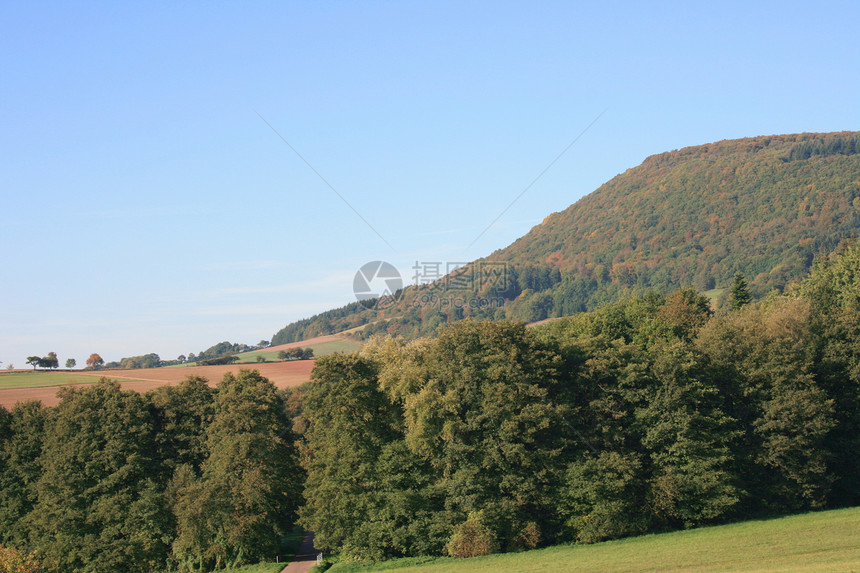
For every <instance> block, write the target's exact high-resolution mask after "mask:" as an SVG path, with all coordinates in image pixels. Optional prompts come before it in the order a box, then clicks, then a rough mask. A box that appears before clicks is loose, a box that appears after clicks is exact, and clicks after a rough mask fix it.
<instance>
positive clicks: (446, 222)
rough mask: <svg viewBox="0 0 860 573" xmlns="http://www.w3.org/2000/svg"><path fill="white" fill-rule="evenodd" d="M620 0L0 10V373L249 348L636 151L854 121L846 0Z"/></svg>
mask: <svg viewBox="0 0 860 573" xmlns="http://www.w3.org/2000/svg"><path fill="white" fill-rule="evenodd" d="M630 4H632V3H628V2H532V1H529V2H470V1H465V2H464V1H460V0H458V1H456V2H438V1H434V2H330V1H319V2H310V1H308V2H272V3H267V2H187V1H186V2H177V1H171V2H146V3H143V2H135V3H132V2H108V1H105V2H67V3H59V2H39V1H28V2H17V1H9V0H4V1H2V3H0V197H2V203H0V276H2V281H0V360H2V361H3V364H2V367H6V366H7V365H8V364H9V363H14V365H15V366H16V367H25V366H26V365H25V364H24V361H25V357H26V356H29V355H33V354H36V355H40V356H44V355H45V354H46V353H47V352H49V351H54V352H57V354H58V355H59V358H60V361H61V363H64V362H65V360H66V359H67V358H75V359H76V360H77V361H78V364H79V365H82V364H83V362H84V361H85V360H86V358H87V356H89V354H90V353H92V352H98V353H100V354H101V355H102V357H104V359H105V360H108V361H110V360H119V359H120V358H122V357H124V356H132V355H138V354H145V353H149V352H156V353H158V354H159V355H160V356H161V357H162V358H164V359H172V358H175V357H176V356H177V355H179V354H187V353H189V352H199V351H200V350H202V349H205V348H206V347H208V346H210V345H212V344H214V343H216V342H219V341H222V340H230V341H231V342H244V343H247V344H255V343H256V342H257V341H259V340H261V339H269V338H270V337H271V336H272V334H273V333H274V332H276V331H277V330H278V329H279V328H281V327H283V326H284V325H285V324H287V323H289V322H291V321H293V320H296V319H300V318H303V317H307V316H310V315H312V314H315V313H317V312H320V311H324V310H327V309H329V308H332V307H335V306H341V305H343V304H346V303H349V302H352V301H353V300H355V299H354V296H353V293H352V280H353V276H354V274H355V272H356V270H357V269H358V268H359V267H360V266H361V265H362V264H363V263H365V262H367V261H372V260H378V259H382V260H386V261H390V262H391V263H393V264H394V265H395V266H396V267H397V268H398V269H400V270H401V272H402V274H403V275H404V277H406V279H407V282H409V275H410V273H411V267H412V266H413V265H414V264H415V262H416V261H420V262H433V261H438V262H457V261H464V260H472V259H475V258H478V257H481V256H485V255H487V254H489V253H491V252H492V251H493V250H495V249H498V248H502V247H504V246H506V245H508V244H510V243H511V242H512V241H513V240H515V239H516V238H518V237H520V236H522V235H523V234H525V233H526V232H528V230H529V229H530V228H531V227H532V226H534V225H536V224H537V223H539V222H540V221H541V220H543V218H544V217H545V216H546V215H548V214H549V213H551V212H554V211H559V210H562V209H564V208H565V207H567V206H568V205H570V204H572V203H573V202H575V201H576V200H577V199H578V198H580V197H582V196H583V195H585V194H587V193H589V192H591V191H593V190H594V189H595V188H597V187H598V186H599V185H600V184H601V183H603V182H605V181H607V180H608V179H610V178H612V177H613V176H615V175H617V174H618V173H621V172H623V171H624V170H626V169H628V168H631V167H634V166H636V165H638V164H639V163H640V162H641V161H642V160H643V159H645V157H647V156H648V155H651V154H654V153H660V152H663V151H667V150H670V149H677V148H680V147H684V146H687V145H696V144H701V143H707V142H711V141H717V140H721V139H731V138H739V137H747V136H755V135H764V134H776V133H796V132H803V131H816V132H818V131H840V130H860V96H858V94H860V57H858V54H860V41H858V35H857V23H858V22H860V4H858V3H856V2H816V3H813V2H785V1H781V2H719V3H713V2H711V3H693V2H683V3H681V2H679V3H672V4H670V3H662V4H658V3H644V2H643V3H640V4H638V5H636V6H633V7H631V5H630ZM604 110H605V113H604V114H603V115H602V116H600V118H599V120H598V121H597V122H595V123H594V124H593V125H592V126H591V128H590V129H588V130H587V131H586V132H585V133H584V134H583V135H582V137H581V138H580V139H579V140H578V141H577V142H576V143H575V144H574V145H573V146H572V147H571V148H570V149H569V150H568V151H567V153H566V154H564V155H563V156H562V157H561V158H560V159H559V160H558V161H557V162H556V163H555V164H554V165H553V166H552V168H551V169H549V170H548V171H547V172H546V174H545V175H544V176H543V177H542V178H540V179H539V180H538V181H537V182H536V183H535V184H534V185H533V186H532V187H531V188H530V189H529V190H528V192H527V193H525V194H524V195H523V196H522V198H521V199H520V200H519V201H518V202H517V203H516V204H515V205H514V207H513V208H511V209H510V210H509V211H508V212H507V213H505V214H504V215H503V216H502V217H501V218H500V219H499V220H498V222H496V223H495V224H494V225H493V226H492V227H491V228H490V229H489V230H488V231H487V232H486V233H485V234H484V235H482V236H481V237H480V239H479V240H478V241H477V242H475V243H474V245H472V246H471V247H469V245H470V244H471V243H472V242H473V241H474V239H475V238H476V237H477V236H478V235H479V234H480V233H481V231H482V230H484V229H485V228H486V227H487V226H488V225H489V224H490V223H491V222H492V221H493V220H494V219H495V218H496V217H497V216H498V215H499V213H501V212H502V210H503V209H504V208H505V207H506V206H507V205H509V204H510V202H511V201H512V200H513V199H514V198H515V197H517V195H519V194H520V193H521V192H522V191H523V190H524V189H525V188H526V187H527V186H528V184H529V183H530V182H531V181H532V180H533V179H534V178H535V177H536V176H537V175H538V174H539V173H541V171H542V170H543V169H544V168H545V167H546V166H547V165H548V164H549V163H550V162H551V161H552V160H553V159H554V158H555V157H556V156H557V155H558V154H559V153H560V152H561V151H562V150H563V149H565V147H566V146H567V145H568V144H570V143H571V141H573V140H574V138H576V137H577V135H579V134H580V133H581V132H582V131H583V129H585V128H586V126H588V125H589V124H590V123H591V122H592V121H593V120H594V119H595V118H596V117H598V115H599V114H600V113H601V112H604ZM258 114H259V115H258ZM260 116H262V117H263V118H265V120H266V121H268V122H269V123H270V124H271V125H272V127H274V128H275V129H276V130H277V131H278V132H279V133H280V135H281V136H283V138H284V139H285V140H286V141H287V142H289V144H290V145H292V146H293V147H294V148H295V149H296V150H297V151H298V152H299V153H300V154H301V155H302V157H304V159H305V160H307V162H308V163H310V165H312V166H313V168H314V169H315V170H316V171H317V172H318V173H319V174H320V175H321V176H322V177H323V178H324V179H325V181H327V182H328V183H329V184H330V185H331V186H332V187H333V188H334V189H336V190H337V192H338V193H340V194H341V195H342V196H343V198H344V199H345V200H346V201H347V202H348V203H349V204H351V205H352V207H353V208H354V209H355V210H356V211H358V212H359V213H360V214H361V215H362V217H364V219H366V221H367V223H369V226H368V225H367V224H365V222H364V221H362V219H361V218H359V217H358V216H357V215H356V214H355V212H353V210H352V209H351V208H350V207H349V206H348V205H347V204H346V203H345V202H344V201H342V200H341V199H340V198H339V197H338V196H337V194H336V193H335V192H334V191H332V189H331V188H329V187H328V186H327V184H326V183H324V182H323V180H321V179H320V177H318V176H317V174H316V173H315V172H314V171H313V170H312V169H311V168H310V167H308V165H307V164H305V163H304V162H303V161H302V159H300V158H299V157H298V156H297V155H296V154H295V153H294V152H293V151H292V150H291V149H290V147H289V146H288V145H287V144H285V143H284V141H282V140H281V139H280V138H279V136H278V135H277V134H276V133H274V132H273V130H272V129H270V128H269V126H267V125H266V123H265V122H264V121H263V120H262V119H261V118H260ZM370 227H372V228H373V229H375V231H374V230H372V229H371V228H370ZM377 233H378V235H381V236H382V237H383V238H384V239H385V241H387V242H388V243H390V245H391V246H390V247H389V245H387V244H386V242H385V241H383V240H382V239H381V238H380V237H379V236H378V235H377Z"/></svg>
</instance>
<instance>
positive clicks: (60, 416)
mask: <svg viewBox="0 0 860 573" xmlns="http://www.w3.org/2000/svg"><path fill="white" fill-rule="evenodd" d="M58 394H59V396H60V403H59V405H58V406H57V407H56V408H55V410H54V412H53V415H52V417H51V422H50V423H49V424H48V425H47V427H46V432H45V441H44V444H43V449H42V456H41V463H42V473H41V476H40V477H39V480H38V482H37V484H36V490H37V493H38V497H37V502H36V505H35V507H34V508H33V511H32V512H31V513H30V515H29V516H28V518H27V522H28V524H29V527H30V539H31V540H32V543H33V547H34V548H35V549H36V550H38V552H39V553H40V555H42V556H43V557H44V561H45V563H44V565H45V569H46V570H48V571H57V572H60V571H62V572H67V571H71V572H84V571H100V572H106V573H111V572H117V573H119V572H138V571H154V570H157V569H160V568H163V566H164V563H165V559H166V553H167V545H166V543H165V540H166V538H167V535H168V521H167V513H166V511H165V509H166V508H165V507H164V501H163V498H162V496H161V494H160V493H159V491H158V488H157V487H156V484H155V482H154V481H153V480H152V479H151V478H150V476H151V473H152V451H153V449H154V448H153V430H154V426H153V423H152V418H151V414H150V410H149V405H148V403H147V401H146V400H145V399H144V398H143V397H142V396H140V395H139V394H138V393H136V392H132V391H123V390H122V389H121V388H120V386H119V384H118V383H116V382H113V381H108V380H105V379H102V380H100V381H99V382H98V383H97V384H95V385H93V386H89V387H85V388H75V387H70V388H62V389H61V390H60V391H59V393H58Z"/></svg>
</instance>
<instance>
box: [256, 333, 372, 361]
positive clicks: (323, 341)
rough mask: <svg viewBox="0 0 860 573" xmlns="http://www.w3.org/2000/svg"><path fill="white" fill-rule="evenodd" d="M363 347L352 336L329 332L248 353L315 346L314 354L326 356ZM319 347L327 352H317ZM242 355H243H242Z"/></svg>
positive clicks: (321, 350) (275, 351)
mask: <svg viewBox="0 0 860 573" xmlns="http://www.w3.org/2000/svg"><path fill="white" fill-rule="evenodd" d="M329 343H341V344H342V346H341V345H338V344H329ZM360 347H361V343H360V342H357V341H355V340H353V339H351V338H347V337H346V336H343V335H342V334H328V335H326V336H317V337H315V338H308V339H307V340H303V341H301V342H288V343H287V344H279V345H277V346H270V347H269V348H266V349H264V350H255V351H253V352H248V353H247V354H248V355H250V356H255V355H257V354H261V353H264V354H268V353H270V352H274V353H275V354H277V353H278V352H280V351H281V350H287V349H289V348H313V349H314V354H315V355H316V356H324V355H325V354H331V353H333V352H340V351H341V350H343V351H345V352H352V351H353V350H358V349H359V348H360ZM317 348H319V349H320V352H323V351H325V354H320V352H317ZM240 356H242V355H240Z"/></svg>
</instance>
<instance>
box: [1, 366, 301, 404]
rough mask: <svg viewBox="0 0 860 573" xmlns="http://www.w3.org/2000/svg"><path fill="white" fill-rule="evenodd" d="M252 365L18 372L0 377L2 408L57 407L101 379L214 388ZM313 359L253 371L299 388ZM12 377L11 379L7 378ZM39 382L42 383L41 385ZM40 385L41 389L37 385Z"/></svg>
mask: <svg viewBox="0 0 860 573" xmlns="http://www.w3.org/2000/svg"><path fill="white" fill-rule="evenodd" d="M249 366H251V365H242V364H229V365H223V366H186V367H182V368H143V369H138V370H94V371H87V372H76V373H74V374H72V373H69V372H36V373H35V375H36V377H35V378H30V376H32V375H33V374H34V373H30V372H14V373H10V374H5V373H4V374H0V384H2V385H0V405H2V406H5V407H6V408H11V407H12V406H14V405H15V404H16V403H17V402H19V401H23V400H41V401H42V403H43V404H45V405H46V406H55V405H56V404H57V403H58V402H59V400H58V399H57V395H56V394H57V390H58V389H59V388H60V387H61V386H64V385H67V384H70V383H72V384H81V383H88V382H95V381H96V380H98V379H99V378H112V379H114V380H117V381H119V382H120V383H121V384H122V387H123V388H125V389H129V390H136V391H138V392H147V391H149V390H151V389H153V388H157V387H158V386H164V385H173V384H178V383H179V382H181V381H182V380H184V379H185V378H187V377H188V376H201V377H203V378H206V379H207V380H209V383H210V384H212V385H215V384H217V383H218V382H219V381H220V380H221V378H222V377H223V376H224V374H225V373H226V372H232V373H234V374H236V373H238V372H239V370H240V369H242V368H248V367H249ZM313 367H314V361H313V360H296V361H292V362H274V363H268V362H266V363H262V364H254V365H253V367H252V369H253V370H258V371H259V372H260V374H262V375H263V376H265V377H266V378H268V379H269V380H271V381H272V383H274V384H275V386H277V387H278V388H288V387H292V386H298V385H300V384H302V383H303V382H306V381H308V380H310V377H311V376H310V375H311V370H312V369H313ZM7 377H8V378H7ZM37 381H38V382H37ZM37 383H38V386H37V385H35V384H37Z"/></svg>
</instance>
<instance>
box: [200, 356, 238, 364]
mask: <svg viewBox="0 0 860 573" xmlns="http://www.w3.org/2000/svg"><path fill="white" fill-rule="evenodd" d="M238 361H239V357H238V356H236V355H235V354H230V355H228V356H219V357H218V358H207V359H205V360H200V359H199V358H198V360H197V365H198V366H219V365H223V364H232V363H234V362H238Z"/></svg>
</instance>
